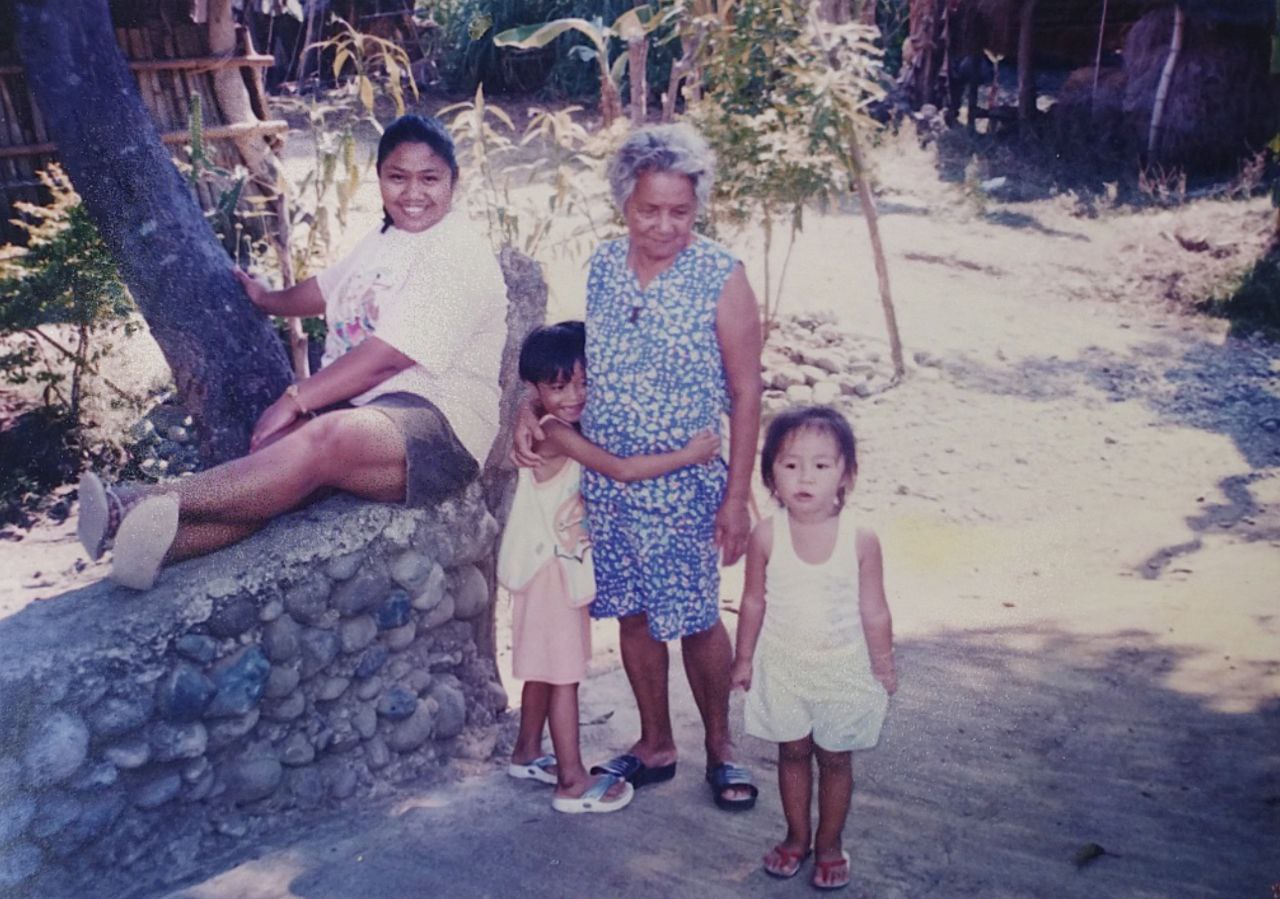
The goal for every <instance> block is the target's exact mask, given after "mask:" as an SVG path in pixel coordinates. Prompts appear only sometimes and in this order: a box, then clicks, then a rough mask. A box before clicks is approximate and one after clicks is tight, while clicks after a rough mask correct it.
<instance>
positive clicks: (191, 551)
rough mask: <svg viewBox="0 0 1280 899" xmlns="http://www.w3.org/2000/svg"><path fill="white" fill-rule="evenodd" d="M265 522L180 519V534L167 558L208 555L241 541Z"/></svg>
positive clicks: (169, 559) (173, 560)
mask: <svg viewBox="0 0 1280 899" xmlns="http://www.w3.org/2000/svg"><path fill="white" fill-rule="evenodd" d="M264 524H266V522H254V523H251V524H244V523H239V522H221V521H193V522H190V523H187V522H184V521H181V520H179V522H178V536H177V537H175V538H174V540H173V546H171V547H170V548H169V554H168V555H167V556H166V559H167V561H169V562H181V561H182V560H183V559H192V558H195V557H196V556H203V555H207V554H209V553H211V552H213V551H214V550H216V549H221V548H222V547H224V546H230V545H231V544H233V543H239V542H240V541H241V540H244V539H245V538H246V537H248V536H250V535H251V534H253V533H255V532H257V531H259V530H261V528H262V526H263V525H264Z"/></svg>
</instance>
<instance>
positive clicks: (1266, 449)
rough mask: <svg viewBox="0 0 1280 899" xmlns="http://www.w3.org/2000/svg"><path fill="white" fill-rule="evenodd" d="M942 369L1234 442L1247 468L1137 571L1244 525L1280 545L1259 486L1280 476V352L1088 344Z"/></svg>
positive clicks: (967, 380)
mask: <svg viewBox="0 0 1280 899" xmlns="http://www.w3.org/2000/svg"><path fill="white" fill-rule="evenodd" d="M943 367H944V369H945V370H946V372H947V376H948V377H949V378H950V379H951V380H952V381H953V382H954V383H956V384H957V386H960V387H963V388H968V389H976V390H981V391H984V392H986V393H990V394H995V395H1000V396H1012V397H1017V398H1019V399H1023V400H1029V401H1032V402H1045V401H1052V400H1060V399H1065V398H1068V397H1080V396H1085V398H1088V395H1089V394H1092V398H1093V399H1094V400H1095V401H1096V402H1099V403H1121V402H1140V403H1143V404H1145V405H1146V406H1147V407H1148V408H1150V409H1151V410H1152V411H1153V412H1154V413H1155V415H1156V419H1157V422H1158V423H1160V424H1168V425H1175V426H1179V427H1190V428H1197V429H1200V430H1204V431H1209V432H1213V433H1217V434H1222V435H1225V436H1227V437H1229V438H1230V439H1231V441H1232V443H1233V444H1234V446H1235V448H1236V450H1237V451H1238V452H1239V453H1240V455H1241V457H1243V459H1244V460H1245V463H1246V464H1247V466H1248V470H1247V471H1244V472H1241V473H1239V474H1234V475H1230V476H1228V477H1225V478H1222V479H1221V480H1219V481H1218V482H1217V483H1216V484H1214V485H1213V486H1212V487H1208V485H1206V490H1205V492H1204V495H1203V496H1202V497H1201V499H1202V502H1201V503H1199V504H1198V505H1197V507H1196V509H1195V511H1194V512H1193V513H1191V514H1189V515H1187V516H1186V518H1185V521H1186V524H1187V528H1188V530H1189V531H1190V532H1191V534H1190V537H1189V539H1188V540H1187V541H1185V542H1181V543H1178V544H1176V545H1171V546H1166V547H1162V548H1160V549H1159V550H1157V551H1156V552H1154V553H1153V554H1152V555H1151V556H1150V557H1149V558H1148V559H1147V560H1145V561H1144V562H1143V563H1142V564H1141V565H1139V566H1138V571H1139V572H1140V573H1141V574H1142V576H1143V577H1146V578H1154V577H1158V576H1159V575H1160V574H1161V573H1162V572H1163V571H1164V570H1165V568H1166V567H1167V566H1168V565H1169V563H1170V562H1171V561H1172V560H1174V559H1176V558H1178V557H1181V556H1185V555H1188V554H1190V553H1193V552H1195V551H1196V550H1197V549H1199V548H1200V547H1201V545H1202V537H1203V535H1204V534H1206V533H1207V532H1210V531H1214V530H1218V529H1221V528H1231V527H1234V526H1235V525H1237V524H1240V523H1244V524H1245V525H1246V526H1247V527H1245V528H1242V529H1241V531H1240V532H1239V534H1240V539H1242V540H1244V541H1246V542H1254V541H1259V540H1267V541H1277V540H1280V508H1275V507H1274V506H1268V505H1267V504H1265V503H1261V502H1259V501H1258V499H1257V498H1256V496H1255V493H1254V489H1253V488H1254V485H1256V484H1258V483H1259V482H1261V481H1263V480H1267V479H1270V478H1274V477H1277V476H1280V347H1277V346H1276V345H1274V344H1270V343H1267V342H1265V341H1262V340H1256V339H1246V340H1239V339H1235V338H1228V339H1227V341H1226V343H1225V344H1224V345H1221V346H1219V345H1216V344H1212V343H1209V342H1207V341H1205V340H1202V339H1189V338H1178V337H1174V336H1172V335H1171V336H1170V339H1169V341H1168V342H1152V343H1147V344H1142V345H1139V346H1137V347H1136V348H1134V349H1133V350H1132V351H1131V352H1130V353H1128V354H1119V353H1116V352H1113V351H1110V350H1105V349H1102V348H1100V347H1090V348H1088V349H1086V350H1085V351H1084V352H1083V353H1081V354H1080V356H1078V357H1077V358H1074V359H1063V358H1060V357H1058V356H1050V357H1031V358H1026V359H1023V360H1020V361H1018V362H1015V363H1011V364H1009V365H1007V366H994V365H991V364H989V363H984V362H977V361H974V360H972V359H968V358H956V359H951V360H946V361H944V363H943Z"/></svg>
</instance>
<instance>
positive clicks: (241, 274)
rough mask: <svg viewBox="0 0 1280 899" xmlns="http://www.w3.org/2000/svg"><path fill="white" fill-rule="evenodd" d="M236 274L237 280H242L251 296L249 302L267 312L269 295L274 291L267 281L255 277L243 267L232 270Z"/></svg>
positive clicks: (241, 284) (242, 285) (246, 292)
mask: <svg viewBox="0 0 1280 899" xmlns="http://www.w3.org/2000/svg"><path fill="white" fill-rule="evenodd" d="M232 271H233V272H234V274H235V276H236V280H237V281H239V282H240V286H241V287H243V288H244V292H245V294H246V295H248V297H249V302H250V303H253V305H255V306H257V307H258V308H259V309H261V310H262V311H263V312H267V311H268V309H267V303H268V296H269V295H270V294H271V293H272V292H273V291H272V290H271V288H270V287H268V286H267V284H266V282H265V281H262V280H259V279H258V278H255V277H254V276H253V275H250V274H249V273H248V272H245V271H242V270H241V269H238V268H237V269H233V270H232Z"/></svg>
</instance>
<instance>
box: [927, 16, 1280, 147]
mask: <svg viewBox="0 0 1280 899" xmlns="http://www.w3.org/2000/svg"><path fill="white" fill-rule="evenodd" d="M1103 8H1104V4H1103V0H959V2H956V0H917V2H915V3H913V4H912V12H913V20H912V43H913V47H912V51H913V53H914V54H915V55H914V59H913V67H912V68H911V69H910V70H909V71H908V72H907V73H906V75H905V76H904V83H905V86H906V87H907V89H908V96H909V97H910V98H911V99H912V100H913V101H915V102H916V103H917V104H919V103H924V102H933V103H936V104H938V105H945V106H949V108H950V111H951V118H952V120H954V119H955V118H956V117H957V114H958V112H959V107H960V103H961V99H962V94H963V93H964V92H965V91H966V90H967V91H968V92H969V96H970V104H971V108H970V114H969V119H970V122H971V123H972V122H973V120H974V119H975V118H981V117H984V116H986V115H989V114H992V113H991V111H988V110H984V109H981V108H975V107H976V103H975V100H976V96H977V91H976V90H975V89H974V82H975V81H980V80H983V79H989V78H990V74H989V73H990V69H989V64H987V63H985V62H984V60H985V51H989V52H991V53H995V54H999V55H1000V56H1002V57H1003V60H1004V62H1003V64H1004V65H1014V66H1017V67H1018V69H1019V74H1020V79H1019V80H1020V106H1021V114H1022V116H1023V118H1026V117H1027V116H1028V115H1029V114H1030V113H1031V110H1033V109H1034V92H1035V86H1036V81H1035V77H1034V75H1035V73H1036V72H1040V73H1044V72H1047V71H1049V70H1057V71H1059V72H1061V73H1063V74H1064V75H1065V74H1066V73H1068V72H1070V74H1069V75H1068V76H1067V77H1066V80H1065V84H1064V85H1063V87H1062V88H1061V89H1059V91H1058V92H1057V94H1056V96H1055V97H1054V99H1055V100H1056V105H1055V106H1054V108H1053V110H1052V112H1051V118H1052V119H1053V120H1054V124H1055V126H1056V127H1055V128H1054V129H1053V130H1052V131H1051V132H1050V133H1051V134H1058V135H1071V136H1072V137H1073V138H1075V139H1079V137H1080V136H1081V135H1087V136H1092V137H1094V138H1095V139H1096V143H1097V144H1101V145H1107V146H1110V147H1112V148H1124V149H1125V150H1126V151H1128V152H1133V153H1135V154H1144V155H1147V156H1149V160H1148V161H1151V162H1159V163H1162V164H1170V165H1179V166H1184V167H1188V168H1193V169H1206V168H1212V167H1217V166H1221V165H1224V164H1228V163H1230V162H1231V161H1232V160H1234V159H1237V158H1238V157H1239V156H1240V155H1241V154H1243V153H1247V152H1250V151H1251V150H1253V151H1256V150H1257V149H1258V148H1259V147H1260V146H1261V145H1262V144H1263V143H1265V141H1266V140H1267V139H1268V138H1269V137H1270V136H1271V135H1272V134H1273V133H1274V131H1275V121H1276V119H1275V109H1276V98H1277V94H1276V82H1275V78H1274V77H1273V76H1272V75H1271V72H1270V31H1271V27H1270V26H1271V25H1272V23H1273V22H1274V17H1275V10H1274V6H1273V3H1272V2H1271V0H1176V5H1175V2H1174V0H1108V2H1107V3H1106V7H1105V8H1106V15H1105V17H1104V16H1103ZM1028 11H1029V12H1030V16H1031V17H1030V19H1029V20H1027V22H1026V23H1025V24H1026V26H1027V27H1023V26H1024V18H1026V16H1025V14H1026V13H1028ZM1175 12H1176V13H1177V15H1176V18H1177V19H1179V20H1181V22H1182V26H1181V28H1182V35H1181V48H1180V52H1179V53H1177V54H1175V59H1174V62H1173V63H1172V66H1171V68H1170V78H1169V80H1168V84H1167V85H1166V88H1165V92H1164V99H1163V101H1162V103H1161V104H1160V106H1161V108H1162V115H1161V116H1160V117H1159V118H1158V120H1157V126H1156V127H1155V128H1153V127H1152V116H1153V110H1155V108H1156V106H1157V103H1156V96H1157V93H1158V88H1159V84H1160V81H1161V76H1162V73H1163V72H1164V71H1165V68H1166V64H1167V63H1168V62H1169V57H1170V47H1171V44H1172V43H1173V34H1174V24H1175ZM1149 145H1150V152H1149V153H1148V146H1149Z"/></svg>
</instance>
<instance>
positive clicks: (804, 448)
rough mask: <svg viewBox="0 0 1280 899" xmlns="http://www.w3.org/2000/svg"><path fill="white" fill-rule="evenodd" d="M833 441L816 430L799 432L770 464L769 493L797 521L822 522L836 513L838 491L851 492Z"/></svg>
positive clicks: (850, 477) (848, 473) (850, 479)
mask: <svg viewBox="0 0 1280 899" xmlns="http://www.w3.org/2000/svg"><path fill="white" fill-rule="evenodd" d="M853 481H854V472H852V471H846V470H845V464H844V459H843V458H841V456H840V446H839V444H837V443H836V439H835V437H833V436H832V435H831V434H829V433H827V432H826V431H823V430H820V429H818V428H801V429H800V430H798V431H795V432H794V433H792V434H791V436H790V437H788V438H787V439H786V440H785V442H784V443H783V444H782V449H781V451H780V452H779V453H778V455H777V457H776V458H775V459H774V460H773V491H774V494H775V495H776V496H777V497H778V500H779V502H781V503H782V505H784V506H786V508H787V511H788V512H791V513H792V514H793V515H795V516H797V517H799V518H807V519H822V518H825V517H827V516H828V515H832V514H834V513H835V511H836V507H837V502H838V500H839V493H840V489H841V488H842V487H843V488H844V489H845V490H846V491H847V490H850V489H852V488H853Z"/></svg>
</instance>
